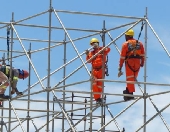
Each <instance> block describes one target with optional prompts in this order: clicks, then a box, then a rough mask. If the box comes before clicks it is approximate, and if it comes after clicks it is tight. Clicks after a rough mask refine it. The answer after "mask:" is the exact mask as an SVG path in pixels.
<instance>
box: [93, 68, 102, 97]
mask: <svg viewBox="0 0 170 132" xmlns="http://www.w3.org/2000/svg"><path fill="white" fill-rule="evenodd" d="M92 73H93V77H94V79H102V69H100V70H95V69H93V72H92ZM102 86H103V82H102V81H95V80H94V81H93V92H100V93H102V91H103V89H102ZM94 98H95V100H96V99H98V98H101V94H94Z"/></svg>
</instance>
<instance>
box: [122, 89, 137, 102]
mask: <svg viewBox="0 0 170 132" xmlns="http://www.w3.org/2000/svg"><path fill="white" fill-rule="evenodd" d="M123 94H130V95H133V92H132V93H130V92H129V90H128V88H126V90H124V91H123ZM123 99H124V100H125V101H128V100H131V99H134V97H128V96H124V97H123Z"/></svg>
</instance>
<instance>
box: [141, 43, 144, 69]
mask: <svg viewBox="0 0 170 132" xmlns="http://www.w3.org/2000/svg"><path fill="white" fill-rule="evenodd" d="M140 47H141V55H140V56H141V64H140V66H141V67H143V66H144V63H145V49H144V47H143V44H142V43H140Z"/></svg>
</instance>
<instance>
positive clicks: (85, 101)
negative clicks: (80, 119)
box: [84, 98, 87, 132]
mask: <svg viewBox="0 0 170 132" xmlns="http://www.w3.org/2000/svg"><path fill="white" fill-rule="evenodd" d="M84 103H85V106H84V108H85V109H84V115H85V116H86V114H87V112H86V110H87V109H86V103H87V99H86V98H85V100H84ZM86 120H87V118H84V132H85V131H86Z"/></svg>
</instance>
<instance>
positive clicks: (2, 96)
mask: <svg viewBox="0 0 170 132" xmlns="http://www.w3.org/2000/svg"><path fill="white" fill-rule="evenodd" d="M0 98H1V99H10V96H8V95H4V94H0Z"/></svg>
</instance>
